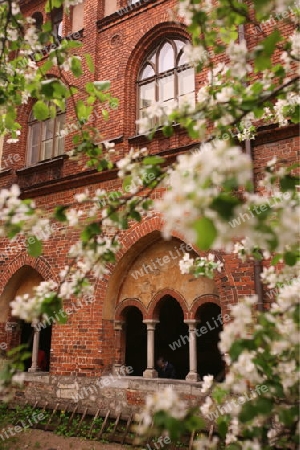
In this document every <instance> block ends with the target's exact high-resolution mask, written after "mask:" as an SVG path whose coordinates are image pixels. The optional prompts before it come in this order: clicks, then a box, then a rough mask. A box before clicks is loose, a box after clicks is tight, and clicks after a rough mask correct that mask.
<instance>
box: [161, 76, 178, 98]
mask: <svg viewBox="0 0 300 450" xmlns="http://www.w3.org/2000/svg"><path fill="white" fill-rule="evenodd" d="M174 82H175V77H174V74H172V75H170V76H168V77H163V78H160V79H159V81H158V86H159V101H161V102H165V101H166V100H171V99H173V98H174V97H175V88H174Z"/></svg>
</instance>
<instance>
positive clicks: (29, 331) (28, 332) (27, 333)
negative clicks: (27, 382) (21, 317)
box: [20, 321, 34, 372]
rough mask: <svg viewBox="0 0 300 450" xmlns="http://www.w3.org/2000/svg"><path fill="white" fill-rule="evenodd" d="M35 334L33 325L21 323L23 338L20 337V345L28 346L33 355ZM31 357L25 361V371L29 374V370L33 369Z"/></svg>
mask: <svg viewBox="0 0 300 450" xmlns="http://www.w3.org/2000/svg"><path fill="white" fill-rule="evenodd" d="M33 332H34V329H33V327H32V326H31V323H27V322H24V321H22V322H21V336H20V344H23V345H27V348H28V352H30V353H32V343H33ZM31 363H32V361H31V356H30V357H29V358H27V359H26V360H25V361H24V371H25V372H28V369H29V368H30V367H31Z"/></svg>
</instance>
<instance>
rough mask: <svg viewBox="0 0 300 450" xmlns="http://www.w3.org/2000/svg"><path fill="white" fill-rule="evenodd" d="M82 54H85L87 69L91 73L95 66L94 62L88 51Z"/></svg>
mask: <svg viewBox="0 0 300 450" xmlns="http://www.w3.org/2000/svg"><path fill="white" fill-rule="evenodd" d="M84 56H85V61H86V65H87V66H88V68H89V71H90V72H91V73H94V72H95V66H94V62H93V59H92V57H91V55H90V54H89V53H85V55H84Z"/></svg>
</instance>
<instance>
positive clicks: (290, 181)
mask: <svg viewBox="0 0 300 450" xmlns="http://www.w3.org/2000/svg"><path fill="white" fill-rule="evenodd" d="M298 184H299V178H296V177H292V176H291V175H286V176H285V177H284V178H282V179H281V180H280V187H281V190H282V191H283V192H286V191H294V190H295V188H296V186H297V185H298Z"/></svg>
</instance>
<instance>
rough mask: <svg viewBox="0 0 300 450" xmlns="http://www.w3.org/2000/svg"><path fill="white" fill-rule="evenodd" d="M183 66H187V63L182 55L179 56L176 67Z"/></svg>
mask: <svg viewBox="0 0 300 450" xmlns="http://www.w3.org/2000/svg"><path fill="white" fill-rule="evenodd" d="M185 64H189V61H188V59H187V57H186V55H185V54H184V53H182V54H181V56H180V58H179V61H178V64H177V66H178V67H180V66H184V65H185Z"/></svg>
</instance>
